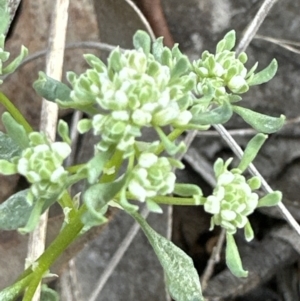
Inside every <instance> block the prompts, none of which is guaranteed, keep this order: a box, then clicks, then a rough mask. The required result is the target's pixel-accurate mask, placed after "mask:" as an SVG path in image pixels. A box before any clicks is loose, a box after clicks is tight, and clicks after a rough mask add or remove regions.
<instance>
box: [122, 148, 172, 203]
mask: <svg viewBox="0 0 300 301" xmlns="http://www.w3.org/2000/svg"><path fill="white" fill-rule="evenodd" d="M172 167H173V166H172V162H170V160H169V159H168V158H166V157H157V156H156V155H154V154H153V153H142V154H141V155H140V157H139V159H138V163H137V165H136V166H135V167H134V169H133V170H132V176H131V179H130V180H129V183H128V191H129V192H130V193H131V194H132V196H133V197H134V198H136V199H137V200H139V201H141V202H144V201H145V200H147V199H151V197H154V196H156V195H166V194H169V193H172V192H173V190H174V186H175V181H176V176H175V174H174V172H173V171H172Z"/></svg>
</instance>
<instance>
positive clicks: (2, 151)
mask: <svg viewBox="0 0 300 301" xmlns="http://www.w3.org/2000/svg"><path fill="white" fill-rule="evenodd" d="M21 151H22V149H21V148H20V147H19V145H18V144H17V143H16V142H15V141H14V140H12V139H11V138H10V137H9V136H8V135H6V134H4V133H2V132H0V159H2V160H8V161H9V160H10V159H11V158H13V157H16V156H18V155H19V154H20V153H21Z"/></svg>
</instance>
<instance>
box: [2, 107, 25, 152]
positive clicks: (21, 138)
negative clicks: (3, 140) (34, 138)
mask: <svg viewBox="0 0 300 301" xmlns="http://www.w3.org/2000/svg"><path fill="white" fill-rule="evenodd" d="M2 122H3V125H4V126H5V129H6V131H7V134H8V135H9V137H10V138H12V140H13V141H14V142H15V143H17V144H18V146H19V147H20V148H21V149H25V148H27V147H28V146H29V139H28V135H27V133H26V130H25V128H24V127H23V126H22V125H21V124H19V123H18V122H17V121H16V120H15V119H14V118H13V117H12V116H11V114H10V113H8V112H4V113H3V114H2Z"/></svg>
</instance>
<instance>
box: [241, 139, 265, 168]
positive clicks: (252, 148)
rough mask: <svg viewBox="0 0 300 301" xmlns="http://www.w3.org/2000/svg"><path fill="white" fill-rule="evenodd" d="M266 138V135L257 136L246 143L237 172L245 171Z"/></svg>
mask: <svg viewBox="0 0 300 301" xmlns="http://www.w3.org/2000/svg"><path fill="white" fill-rule="evenodd" d="M267 138H268V136H267V135H264V134H257V135H255V136H254V137H253V138H252V139H251V140H250V141H249V142H248V144H247V147H246V149H245V151H244V154H243V157H242V158H241V161H240V164H239V166H238V167H237V168H238V169H239V170H241V171H242V172H243V171H245V170H246V169H247V167H248V166H249V164H250V163H251V162H252V161H253V160H254V158H255V157H256V155H257V153H258V151H259V150H260V148H261V147H262V145H263V144H264V142H265V141H266V139H267Z"/></svg>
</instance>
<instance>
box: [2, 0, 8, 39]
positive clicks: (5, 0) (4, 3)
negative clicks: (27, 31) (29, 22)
mask: <svg viewBox="0 0 300 301" xmlns="http://www.w3.org/2000/svg"><path fill="white" fill-rule="evenodd" d="M7 4H8V0H1V1H0V20H1V22H0V35H1V34H5V33H6V31H7V28H8V26H9V20H10V15H9V11H8V5H7Z"/></svg>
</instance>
